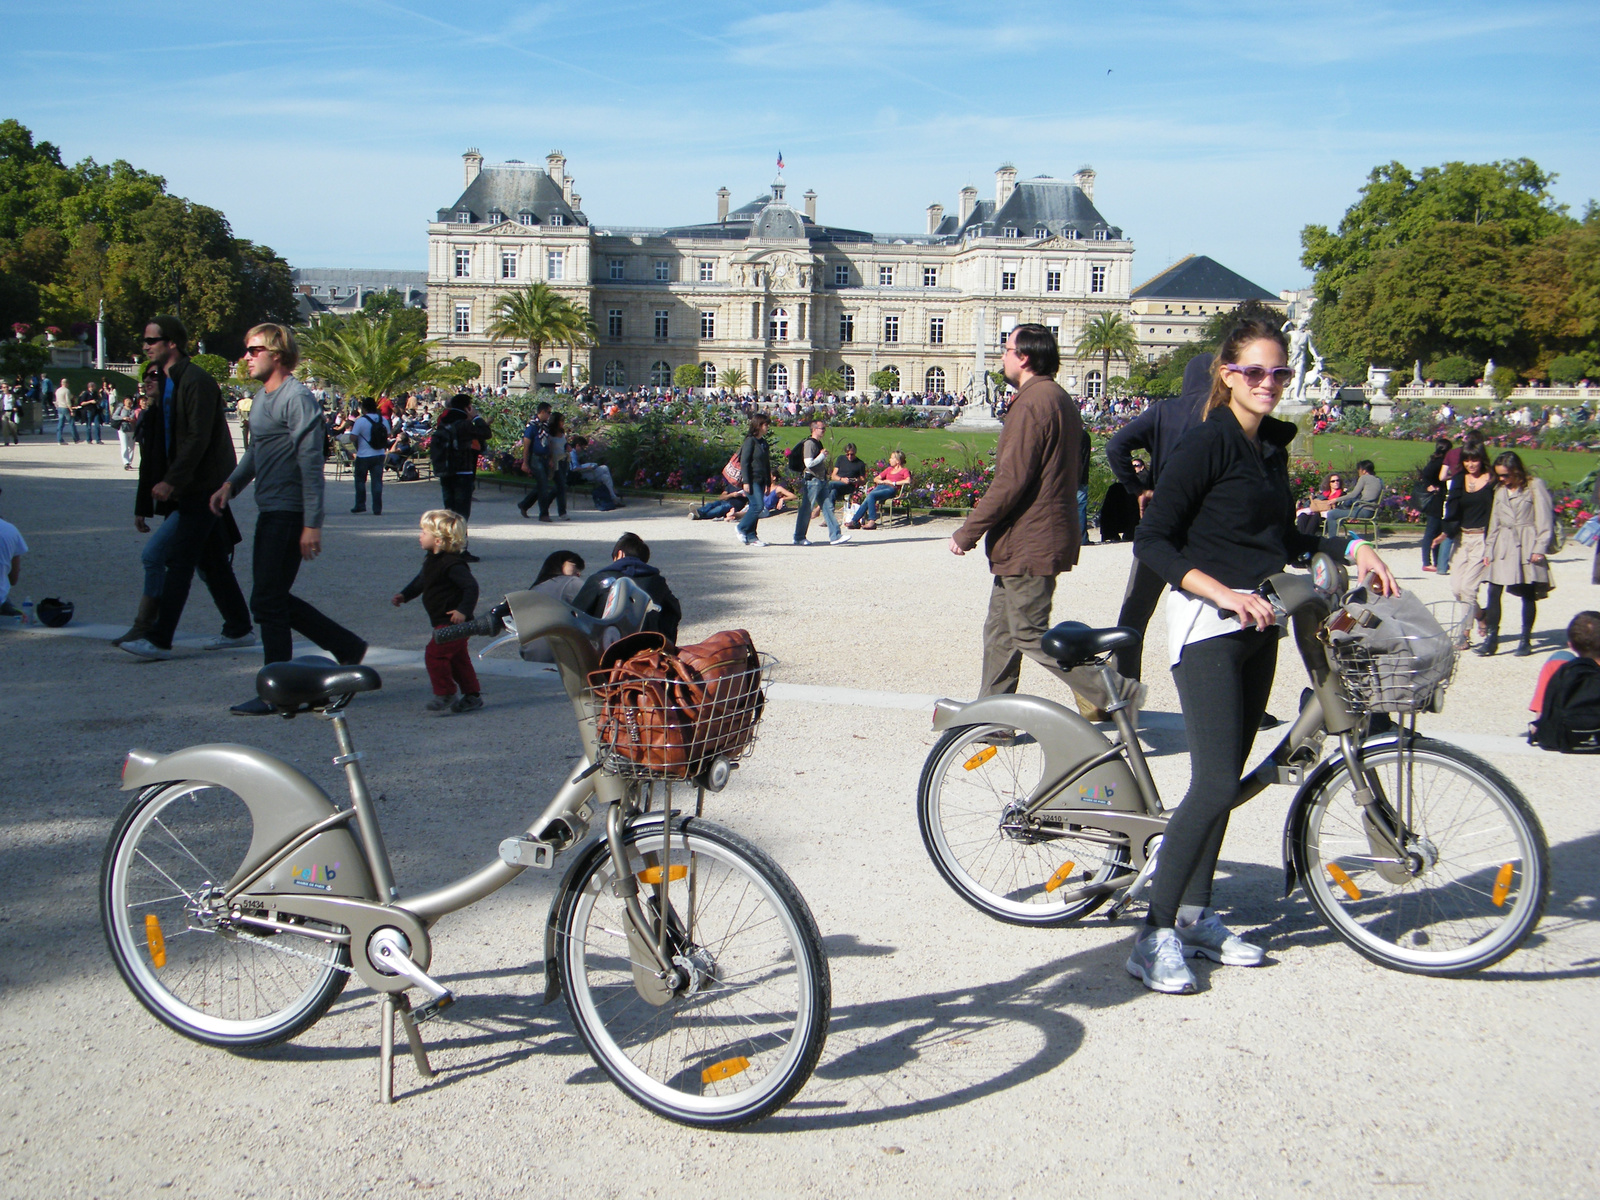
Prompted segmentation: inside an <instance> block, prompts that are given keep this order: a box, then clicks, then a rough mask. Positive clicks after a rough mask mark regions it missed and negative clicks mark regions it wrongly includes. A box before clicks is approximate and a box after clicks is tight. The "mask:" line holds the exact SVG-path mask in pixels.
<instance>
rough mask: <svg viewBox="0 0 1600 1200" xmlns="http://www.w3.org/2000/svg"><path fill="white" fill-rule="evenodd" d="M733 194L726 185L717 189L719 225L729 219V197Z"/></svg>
mask: <svg viewBox="0 0 1600 1200" xmlns="http://www.w3.org/2000/svg"><path fill="white" fill-rule="evenodd" d="M732 194H733V193H731V192H730V191H728V189H727V188H725V187H719V188H718V189H717V223H718V224H719V225H720V224H721V223H722V222H724V221H726V220H727V219H728V197H729V196H730V195H732Z"/></svg>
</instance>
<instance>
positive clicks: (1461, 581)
mask: <svg viewBox="0 0 1600 1200" xmlns="http://www.w3.org/2000/svg"><path fill="white" fill-rule="evenodd" d="M1494 493H1495V486H1494V472H1493V471H1491V470H1490V469H1489V454H1488V452H1487V451H1486V450H1484V448H1483V445H1482V443H1475V444H1473V445H1470V446H1468V447H1467V448H1466V450H1465V451H1463V453H1462V455H1461V470H1460V471H1459V472H1458V473H1457V474H1455V475H1452V476H1451V477H1450V482H1449V484H1448V485H1447V486H1446V488H1445V498H1444V524H1443V527H1442V528H1441V529H1440V531H1439V537H1440V539H1441V540H1443V539H1445V538H1449V539H1450V541H1451V542H1453V543H1454V544H1455V546H1456V547H1457V553H1456V555H1455V563H1456V569H1455V570H1454V571H1452V572H1450V591H1451V594H1453V595H1454V596H1455V598H1456V603H1458V604H1460V605H1461V607H1462V615H1461V623H1460V625H1459V626H1457V628H1456V631H1455V646H1456V649H1457V650H1465V649H1466V648H1467V646H1468V645H1469V644H1470V631H1471V629H1472V622H1473V621H1474V620H1476V621H1477V622H1478V636H1479V637H1480V638H1481V637H1487V636H1488V633H1489V627H1488V625H1487V624H1486V623H1485V622H1484V619H1483V610H1482V609H1481V608H1479V607H1478V588H1479V586H1480V585H1481V584H1482V583H1483V581H1484V580H1485V579H1487V578H1488V576H1489V563H1488V559H1487V558H1485V556H1484V537H1485V535H1486V534H1487V533H1488V532H1489V514H1490V513H1491V512H1492V511H1493V510H1494Z"/></svg>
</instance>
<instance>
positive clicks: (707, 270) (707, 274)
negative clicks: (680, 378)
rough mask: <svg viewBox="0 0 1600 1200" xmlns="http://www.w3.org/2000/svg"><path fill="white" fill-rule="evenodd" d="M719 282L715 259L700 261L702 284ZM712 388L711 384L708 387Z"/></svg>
mask: <svg viewBox="0 0 1600 1200" xmlns="http://www.w3.org/2000/svg"><path fill="white" fill-rule="evenodd" d="M716 281H717V264H716V261H715V260H714V259H709V258H702V259H701V260H700V282H701V283H715V282H716ZM706 386H707V387H710V386H711V385H710V384H707V385H706Z"/></svg>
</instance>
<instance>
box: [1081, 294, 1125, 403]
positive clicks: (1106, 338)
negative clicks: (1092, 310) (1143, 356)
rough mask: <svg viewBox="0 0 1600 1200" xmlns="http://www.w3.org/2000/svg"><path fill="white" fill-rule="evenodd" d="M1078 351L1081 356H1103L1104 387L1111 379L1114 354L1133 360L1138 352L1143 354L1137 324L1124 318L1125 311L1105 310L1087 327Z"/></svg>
mask: <svg viewBox="0 0 1600 1200" xmlns="http://www.w3.org/2000/svg"><path fill="white" fill-rule="evenodd" d="M1076 353H1077V355H1078V357H1079V358H1089V357H1091V356H1093V355H1096V354H1098V355H1099V356H1100V380H1101V386H1104V385H1105V383H1106V382H1107V381H1108V380H1109V379H1110V378H1111V356H1112V355H1113V354H1115V355H1116V356H1117V357H1118V358H1120V359H1123V360H1125V361H1127V362H1130V363H1131V362H1132V361H1133V357H1134V355H1136V354H1137V353H1139V339H1138V337H1136V336H1135V334H1134V329H1133V326H1132V325H1131V324H1129V323H1128V322H1127V321H1126V320H1124V319H1123V316H1122V314H1121V313H1114V312H1108V313H1101V314H1100V315H1099V316H1097V317H1092V318H1090V320H1089V323H1088V324H1087V325H1085V326H1084V327H1083V336H1082V337H1080V338H1079V339H1078V345H1077V349H1076Z"/></svg>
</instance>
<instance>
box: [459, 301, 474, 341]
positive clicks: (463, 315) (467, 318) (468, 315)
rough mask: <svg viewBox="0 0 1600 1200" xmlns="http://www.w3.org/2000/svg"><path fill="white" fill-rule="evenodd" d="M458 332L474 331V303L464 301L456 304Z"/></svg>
mask: <svg viewBox="0 0 1600 1200" xmlns="http://www.w3.org/2000/svg"><path fill="white" fill-rule="evenodd" d="M456 332H457V333H471V332H472V303H471V302H470V301H463V302H462V303H460V304H457V305H456Z"/></svg>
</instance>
